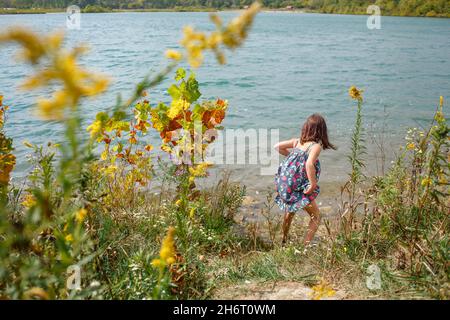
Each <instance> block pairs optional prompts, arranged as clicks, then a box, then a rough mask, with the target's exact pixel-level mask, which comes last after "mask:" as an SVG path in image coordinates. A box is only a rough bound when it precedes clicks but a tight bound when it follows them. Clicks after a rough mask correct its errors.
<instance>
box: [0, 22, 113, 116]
mask: <svg viewBox="0 0 450 320" xmlns="http://www.w3.org/2000/svg"><path fill="white" fill-rule="evenodd" d="M7 41H8V42H17V43H19V44H20V45H21V46H22V48H23V50H22V57H23V58H24V59H25V60H26V61H28V62H29V63H30V64H33V65H38V64H39V63H40V62H41V61H44V59H43V58H45V62H46V63H45V64H43V65H42V66H41V67H40V68H35V70H36V73H35V74H34V75H32V76H30V77H29V78H28V79H27V80H26V81H25V83H24V84H23V85H22V88H23V89H34V88H38V87H44V86H50V85H53V84H55V83H56V84H59V85H60V86H61V89H60V90H59V91H57V92H56V93H55V94H54V95H53V97H52V98H51V99H39V100H38V101H37V105H38V108H39V111H40V113H41V115H42V116H43V117H44V118H46V119H56V120H58V119H61V118H62V117H63V116H64V112H65V109H66V108H72V109H75V108H76V107H77V106H78V104H79V102H80V99H81V98H83V97H89V96H94V95H97V94H99V93H101V92H103V91H105V90H106V87H107V86H108V82H109V81H108V80H107V79H106V78H104V77H101V76H99V75H96V74H93V73H90V72H88V71H87V70H84V69H83V68H81V67H80V66H79V65H78V63H77V58H78V56H79V55H81V54H82V53H84V52H85V51H86V48H84V47H75V48H73V49H71V50H70V51H69V50H66V49H64V48H63V46H62V43H63V35H62V33H57V34H53V35H50V36H41V35H38V34H35V33H33V32H31V31H28V30H25V29H18V28H14V29H11V30H10V31H9V32H6V33H4V34H0V43H1V42H7ZM47 62H48V63H47Z"/></svg>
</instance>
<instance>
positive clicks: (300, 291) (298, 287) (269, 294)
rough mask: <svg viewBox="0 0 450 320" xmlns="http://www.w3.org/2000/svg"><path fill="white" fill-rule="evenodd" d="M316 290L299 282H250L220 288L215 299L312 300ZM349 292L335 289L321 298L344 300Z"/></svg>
mask: <svg viewBox="0 0 450 320" xmlns="http://www.w3.org/2000/svg"><path fill="white" fill-rule="evenodd" d="M314 294H315V292H314V290H313V289H312V288H310V287H307V286H305V285H304V284H302V283H299V282H292V281H281V282H263V283H258V282H250V281H247V282H246V283H244V284H240V285H235V286H231V287H225V288H222V289H219V290H217V291H216V292H215V294H214V295H213V299H227V300H311V299H312V298H313V296H314ZM347 296H348V295H347V294H346V293H345V292H343V291H341V290H335V292H334V294H332V295H330V296H327V295H325V296H323V297H321V298H320V299H321V300H344V299H346V298H347Z"/></svg>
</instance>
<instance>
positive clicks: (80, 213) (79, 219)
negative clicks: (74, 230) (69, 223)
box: [75, 208, 88, 223]
mask: <svg viewBox="0 0 450 320" xmlns="http://www.w3.org/2000/svg"><path fill="white" fill-rule="evenodd" d="M87 213H88V212H87V210H86V209H84V208H82V209H80V210H78V211H77V212H76V213H75V220H77V222H78V223H83V221H84V219H85V218H86V216H87Z"/></svg>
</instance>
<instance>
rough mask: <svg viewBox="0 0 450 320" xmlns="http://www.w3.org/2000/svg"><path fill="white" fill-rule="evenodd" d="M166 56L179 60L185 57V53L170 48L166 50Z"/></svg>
mask: <svg viewBox="0 0 450 320" xmlns="http://www.w3.org/2000/svg"><path fill="white" fill-rule="evenodd" d="M166 57H167V58H168V59H172V60H176V61H179V60H181V59H182V58H183V55H182V54H181V53H180V52H178V51H176V50H171V49H169V50H167V51H166Z"/></svg>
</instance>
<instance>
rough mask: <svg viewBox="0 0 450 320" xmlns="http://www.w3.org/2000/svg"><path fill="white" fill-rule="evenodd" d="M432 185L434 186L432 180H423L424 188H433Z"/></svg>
mask: <svg viewBox="0 0 450 320" xmlns="http://www.w3.org/2000/svg"><path fill="white" fill-rule="evenodd" d="M432 184H433V181H432V180H431V179H430V178H428V177H426V178H423V179H422V182H421V185H422V186H423V187H426V186H431V185H432Z"/></svg>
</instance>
